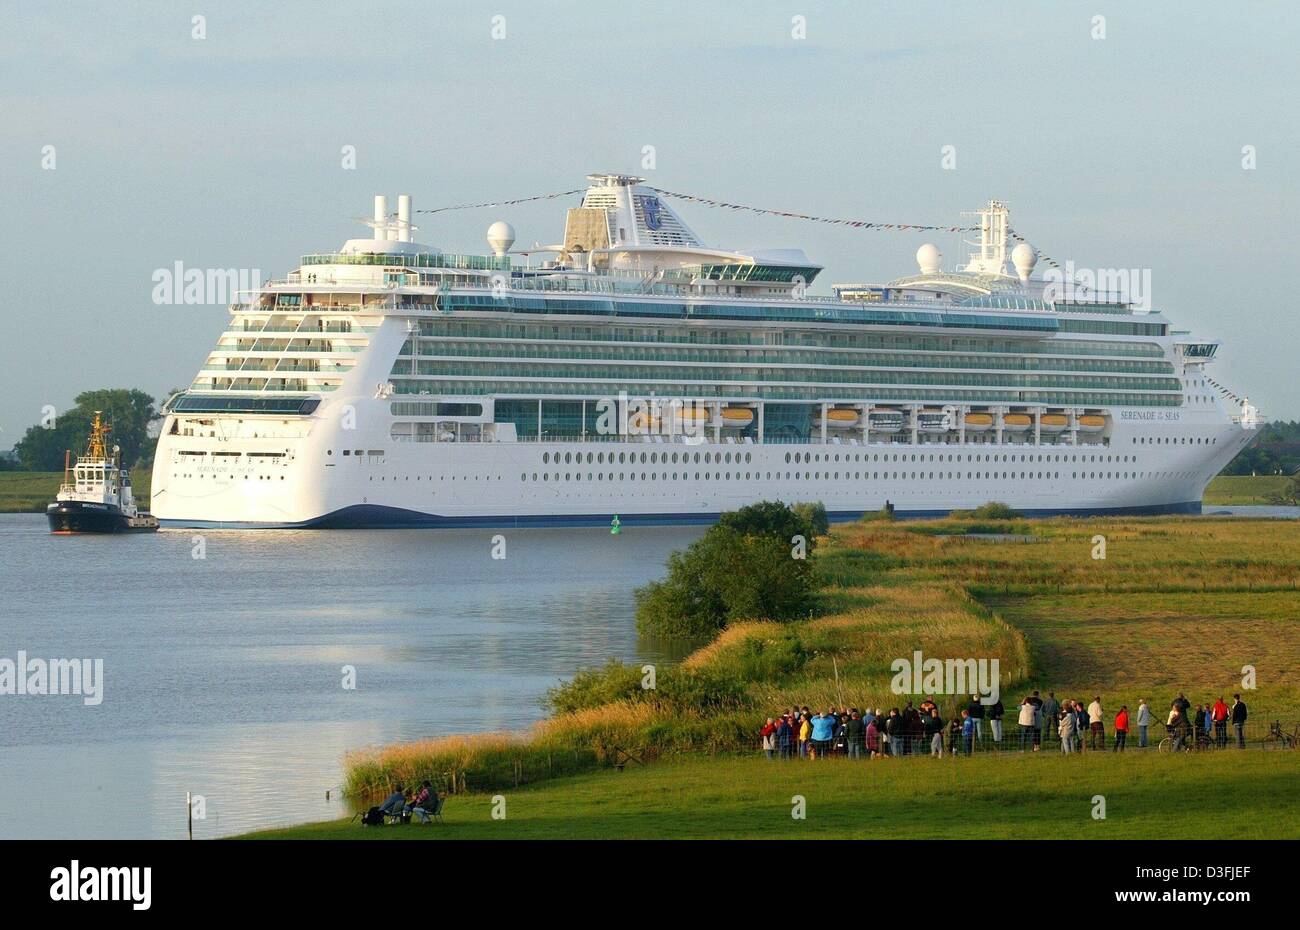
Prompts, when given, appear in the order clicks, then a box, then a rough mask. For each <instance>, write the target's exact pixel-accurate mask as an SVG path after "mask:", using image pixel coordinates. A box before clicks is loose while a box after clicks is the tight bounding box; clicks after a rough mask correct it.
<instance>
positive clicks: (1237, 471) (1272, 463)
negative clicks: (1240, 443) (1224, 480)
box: [1223, 420, 1300, 475]
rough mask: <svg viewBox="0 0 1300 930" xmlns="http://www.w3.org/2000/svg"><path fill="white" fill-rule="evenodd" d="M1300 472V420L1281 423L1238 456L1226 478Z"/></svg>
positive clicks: (1266, 430) (1271, 425)
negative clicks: (1299, 470) (1228, 476)
mask: <svg viewBox="0 0 1300 930" xmlns="http://www.w3.org/2000/svg"><path fill="white" fill-rule="evenodd" d="M1296 469H1300V420H1289V421H1288V420H1279V421H1277V422H1274V423H1269V424H1268V425H1267V426H1265V427H1264V428H1263V429H1261V430H1260V431H1259V438H1258V439H1256V440H1255V441H1254V442H1252V443H1251V444H1250V445H1249V446H1247V447H1246V448H1245V449H1242V450H1241V451H1240V452H1239V453H1237V457H1236V458H1234V459H1233V460H1232V461H1231V462H1229V463H1228V465H1227V467H1226V468H1224V469H1223V474H1225V475H1291V474H1295V472H1296Z"/></svg>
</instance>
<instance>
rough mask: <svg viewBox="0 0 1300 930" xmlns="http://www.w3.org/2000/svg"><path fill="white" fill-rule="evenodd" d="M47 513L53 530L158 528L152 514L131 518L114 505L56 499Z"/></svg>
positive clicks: (137, 530)
mask: <svg viewBox="0 0 1300 930" xmlns="http://www.w3.org/2000/svg"><path fill="white" fill-rule="evenodd" d="M45 516H46V519H48V520H49V521H50V532H51V533H61V534H71V533H152V532H155V531H156V530H157V529H158V521H157V520H156V519H154V518H153V517H151V516H150V515H149V514H145V513H142V514H138V515H137V516H136V517H134V518H132V517H128V516H126V514H124V513H122V509H121V508H120V507H116V506H114V505H112V504H93V503H88V502H85V501H56V502H55V503H53V504H50V505H49V506H48V507H46V508H45Z"/></svg>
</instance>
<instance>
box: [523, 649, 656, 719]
mask: <svg viewBox="0 0 1300 930" xmlns="http://www.w3.org/2000/svg"><path fill="white" fill-rule="evenodd" d="M641 677H642V676H641V670H640V669H639V668H637V667H636V666H632V665H624V664H623V663H622V662H619V661H618V660H617V659H610V660H609V662H607V663H606V664H605V665H604V666H602V667H600V668H583V669H579V670H578V672H577V674H576V675H574V676H573V680H572V681H566V682H564V683H563V684H559V685H556V686H555V687H554V688H550V689H549V690H547V692H546V698H545V700H544V702H543V704H544V706H545V707H547V708H549V709H550V711H551V712H552V713H555V714H569V713H573V712H575V711H579V710H586V709H587V708H589V707H599V706H600V705H602V704H613V703H614V702H615V701H625V700H636V699H638V698H639V697H640V696H641V693H642V688H641Z"/></svg>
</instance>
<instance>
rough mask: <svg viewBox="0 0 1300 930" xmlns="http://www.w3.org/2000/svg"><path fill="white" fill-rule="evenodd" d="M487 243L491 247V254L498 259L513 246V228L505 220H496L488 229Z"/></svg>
mask: <svg viewBox="0 0 1300 930" xmlns="http://www.w3.org/2000/svg"><path fill="white" fill-rule="evenodd" d="M487 242H488V245H489V246H491V247H492V254H493V255H495V256H497V257H498V258H500V257H501V256H503V255H505V254H506V253H507V252H509V251H510V247H511V246H512V245H514V244H515V228H514V227H513V226H511V225H510V224H509V223H507V222H506V221H505V220H497V221H496V222H495V223H493V224H492V225H491V226H489V227H488V231H487Z"/></svg>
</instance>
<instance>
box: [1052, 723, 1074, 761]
mask: <svg viewBox="0 0 1300 930" xmlns="http://www.w3.org/2000/svg"><path fill="white" fill-rule="evenodd" d="M1056 732H1057V733H1058V734H1059V735H1060V737H1061V752H1063V753H1066V754H1067V755H1068V754H1069V753H1072V752H1074V714H1061V722H1060V723H1059V724H1058V725H1057V729H1056Z"/></svg>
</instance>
